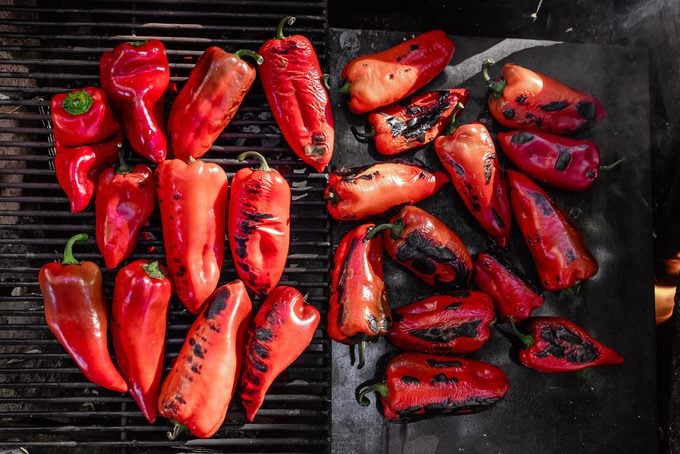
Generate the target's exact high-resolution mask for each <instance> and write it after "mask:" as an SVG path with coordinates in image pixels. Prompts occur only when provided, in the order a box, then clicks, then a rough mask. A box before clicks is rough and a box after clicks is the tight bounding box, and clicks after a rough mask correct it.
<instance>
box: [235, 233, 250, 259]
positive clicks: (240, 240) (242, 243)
mask: <svg viewBox="0 0 680 454" xmlns="http://www.w3.org/2000/svg"><path fill="white" fill-rule="evenodd" d="M234 242H235V243H236V255H237V256H238V257H239V258H241V259H244V258H246V256H247V255H248V236H240V235H234Z"/></svg>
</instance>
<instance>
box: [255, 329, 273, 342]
mask: <svg viewBox="0 0 680 454" xmlns="http://www.w3.org/2000/svg"><path fill="white" fill-rule="evenodd" d="M273 337H274V334H273V333H272V332H271V331H270V330H268V329H267V328H258V329H256V330H255V339H257V340H259V341H262V342H269V341H270V340H272V338H273Z"/></svg>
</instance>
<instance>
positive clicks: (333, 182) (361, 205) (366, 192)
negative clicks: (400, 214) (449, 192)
mask: <svg viewBox="0 0 680 454" xmlns="http://www.w3.org/2000/svg"><path fill="white" fill-rule="evenodd" d="M448 181H449V179H448V177H447V176H446V174H445V173H444V172H442V171H439V170H437V171H430V170H428V169H426V168H425V167H424V165H423V163H422V162H420V161H418V160H417V159H408V160H406V159H403V160H396V161H386V162H379V163H376V164H372V165H367V166H359V167H350V168H342V169H337V170H334V171H333V172H331V173H330V175H329V176H328V185H327V186H326V189H325V192H324V198H325V199H326V208H327V209H328V212H329V213H330V215H331V216H332V217H333V219H335V220H336V221H356V220H359V219H363V218H366V217H369V216H375V215H378V214H383V213H385V212H386V211H388V210H390V209H392V208H395V207H398V206H399V205H404V204H413V203H417V202H420V201H421V200H424V199H426V198H428V197H430V196H431V195H432V194H434V193H435V192H437V191H439V189H441V188H442V186H444V184H446V183H447V182H448Z"/></svg>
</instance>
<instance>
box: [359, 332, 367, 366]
mask: <svg viewBox="0 0 680 454" xmlns="http://www.w3.org/2000/svg"><path fill="white" fill-rule="evenodd" d="M358 345H359V363H358V364H357V369H361V368H363V367H364V365H365V364H366V339H363V338H362V339H361V340H360V341H359V344H358Z"/></svg>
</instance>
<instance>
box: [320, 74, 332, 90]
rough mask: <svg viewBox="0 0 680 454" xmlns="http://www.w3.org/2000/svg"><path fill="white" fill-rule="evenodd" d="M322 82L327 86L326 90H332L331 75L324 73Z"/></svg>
mask: <svg viewBox="0 0 680 454" xmlns="http://www.w3.org/2000/svg"><path fill="white" fill-rule="evenodd" d="M321 83H323V86H324V87H326V90H328V91H331V75H330V74H326V73H324V74H323V75H322V76H321Z"/></svg>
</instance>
